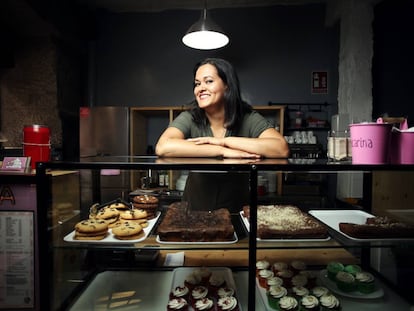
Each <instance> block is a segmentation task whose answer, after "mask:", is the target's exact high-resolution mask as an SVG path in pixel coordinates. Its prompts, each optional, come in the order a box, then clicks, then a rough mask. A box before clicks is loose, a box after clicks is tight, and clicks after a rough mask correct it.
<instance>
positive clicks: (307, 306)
mask: <svg viewBox="0 0 414 311" xmlns="http://www.w3.org/2000/svg"><path fill="white" fill-rule="evenodd" d="M300 305H301V306H302V310H304V311H305V310H306V311H319V300H318V298H316V297H315V296H313V295H307V296H304V297H302V299H301V301H300Z"/></svg>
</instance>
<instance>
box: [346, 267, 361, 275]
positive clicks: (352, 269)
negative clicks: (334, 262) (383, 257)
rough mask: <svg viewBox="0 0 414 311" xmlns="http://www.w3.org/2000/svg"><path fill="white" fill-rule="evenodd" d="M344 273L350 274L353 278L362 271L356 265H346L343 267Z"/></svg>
mask: <svg viewBox="0 0 414 311" xmlns="http://www.w3.org/2000/svg"><path fill="white" fill-rule="evenodd" d="M344 271H345V272H348V273H351V274H352V275H353V276H355V275H356V274H357V273H358V272H361V271H362V269H361V267H360V266H358V265H346V266H345V267H344Z"/></svg>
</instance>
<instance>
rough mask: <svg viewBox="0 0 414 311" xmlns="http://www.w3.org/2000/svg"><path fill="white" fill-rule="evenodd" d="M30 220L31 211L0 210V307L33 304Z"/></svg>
mask: <svg viewBox="0 0 414 311" xmlns="http://www.w3.org/2000/svg"><path fill="white" fill-rule="evenodd" d="M33 222H34V213H33V211H0V275H1V276H2V277H1V278H0V309H14V308H16V309H17V308H20V309H25V308H34V303H35V297H34V283H35V275H34V271H35V269H34V265H35V263H34V223H33Z"/></svg>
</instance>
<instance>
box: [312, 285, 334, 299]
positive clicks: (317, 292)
mask: <svg viewBox="0 0 414 311" xmlns="http://www.w3.org/2000/svg"><path fill="white" fill-rule="evenodd" d="M310 293H311V294H312V295H313V296H315V297H317V298H320V297H322V296H323V295H326V294H328V293H329V289H328V288H327V287H325V286H315V287H313V288H312V289H311V291H310Z"/></svg>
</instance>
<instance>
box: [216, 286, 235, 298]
mask: <svg viewBox="0 0 414 311" xmlns="http://www.w3.org/2000/svg"><path fill="white" fill-rule="evenodd" d="M230 296H234V289H233V288H230V287H220V288H219V289H218V290H217V297H218V298H223V297H230Z"/></svg>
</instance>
